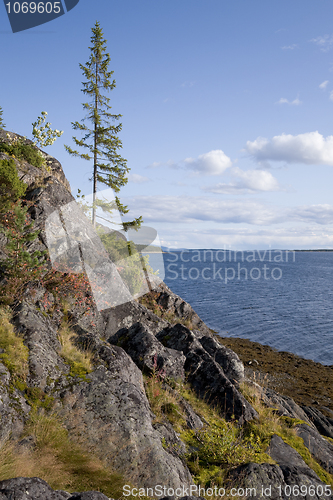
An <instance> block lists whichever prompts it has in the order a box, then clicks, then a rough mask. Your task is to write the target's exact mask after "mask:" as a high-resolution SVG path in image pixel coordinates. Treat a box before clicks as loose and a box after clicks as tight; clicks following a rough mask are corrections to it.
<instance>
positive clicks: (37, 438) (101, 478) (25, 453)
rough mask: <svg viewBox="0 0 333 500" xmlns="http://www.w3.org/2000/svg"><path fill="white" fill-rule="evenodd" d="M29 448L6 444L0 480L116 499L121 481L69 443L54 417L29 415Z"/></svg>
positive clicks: (64, 430) (84, 452)
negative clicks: (33, 481) (26, 480)
mask: <svg viewBox="0 0 333 500" xmlns="http://www.w3.org/2000/svg"><path fill="white" fill-rule="evenodd" d="M24 436H29V439H30V440H32V442H33V445H34V446H33V448H29V447H26V448H25V447H22V446H21V447H18V446H17V443H16V442H11V441H8V442H7V443H6V444H5V445H4V446H3V447H2V448H1V454H0V477H1V480H4V479H9V478H12V477H18V476H23V477H41V478H43V479H44V480H45V481H46V482H47V483H48V484H49V485H50V486H51V487H52V488H53V489H62V490H66V491H89V490H90V491H91V490H96V491H101V492H102V493H104V494H105V495H106V496H108V497H111V498H119V497H120V496H121V493H122V486H123V484H124V479H123V477H122V476H121V475H120V474H117V473H115V472H114V471H113V470H112V469H110V468H109V467H107V466H106V465H105V464H103V462H102V461H101V460H99V459H98V458H97V457H96V456H94V455H93V454H91V453H89V452H87V451H86V450H84V448H83V447H82V446H79V445H78V444H76V443H73V442H72V441H71V440H70V439H69V437H68V432H67V431H66V429H65V428H64V427H63V426H62V424H61V421H60V420H59V418H58V417H57V416H56V415H54V414H53V415H52V414H51V415H45V414H43V413H40V412H37V411H33V412H32V415H31V417H30V421H29V422H28V424H27V426H26V428H25V430H24V434H23V436H21V439H22V438H24Z"/></svg>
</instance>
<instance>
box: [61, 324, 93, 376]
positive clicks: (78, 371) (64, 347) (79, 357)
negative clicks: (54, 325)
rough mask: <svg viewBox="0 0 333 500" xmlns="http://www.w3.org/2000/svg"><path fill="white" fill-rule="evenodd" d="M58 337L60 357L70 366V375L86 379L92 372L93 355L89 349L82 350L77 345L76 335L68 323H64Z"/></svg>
mask: <svg viewBox="0 0 333 500" xmlns="http://www.w3.org/2000/svg"><path fill="white" fill-rule="evenodd" d="M58 337H59V340H60V343H61V351H60V355H61V356H62V357H63V358H64V360H65V362H66V363H68V364H69V366H70V372H69V374H70V375H71V376H72V377H75V376H77V377H81V378H83V379H85V378H86V374H87V373H90V372H91V371H92V353H91V352H90V351H88V350H87V349H84V350H80V349H79V348H78V347H77V346H76V345H75V333H74V332H73V331H72V330H71V328H70V326H69V325H68V323H67V322H63V324H62V326H61V328H60V330H59V332H58Z"/></svg>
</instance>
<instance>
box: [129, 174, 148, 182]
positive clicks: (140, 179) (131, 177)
mask: <svg viewBox="0 0 333 500" xmlns="http://www.w3.org/2000/svg"><path fill="white" fill-rule="evenodd" d="M128 180H129V181H130V182H134V183H135V184H142V183H143V182H149V181H150V179H148V177H144V176H143V175H139V174H129V175H128Z"/></svg>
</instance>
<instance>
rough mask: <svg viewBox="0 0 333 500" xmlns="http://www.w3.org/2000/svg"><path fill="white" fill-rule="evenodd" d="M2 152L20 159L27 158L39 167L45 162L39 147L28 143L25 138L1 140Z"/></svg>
mask: <svg viewBox="0 0 333 500" xmlns="http://www.w3.org/2000/svg"><path fill="white" fill-rule="evenodd" d="M0 153H7V154H8V155H10V156H14V157H15V158H17V159H18V160H25V161H27V162H28V163H30V165H33V166H34V167H38V168H40V167H41V166H42V165H43V163H44V158H43V156H42V155H41V154H40V152H39V151H38V149H37V148H36V147H35V146H33V145H32V144H26V142H25V140H24V139H23V138H18V139H15V140H13V141H11V142H10V143H7V142H0Z"/></svg>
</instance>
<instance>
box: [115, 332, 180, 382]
mask: <svg viewBox="0 0 333 500" xmlns="http://www.w3.org/2000/svg"><path fill="white" fill-rule="evenodd" d="M109 342H112V344H116V345H119V346H121V347H123V349H124V350H125V351H126V352H127V354H128V355H129V356H131V358H132V359H133V361H134V362H135V363H136V364H137V366H138V367H139V368H140V369H141V370H144V369H145V370H148V371H149V372H154V371H156V372H159V373H160V374H161V376H163V377H170V378H173V379H175V380H178V379H180V380H184V378H185V372H184V365H185V356H184V355H183V353H182V352H180V351H177V350H175V349H170V348H168V347H164V345H163V344H161V342H159V340H157V338H156V337H155V335H153V333H151V332H150V331H149V330H148V329H147V328H145V327H144V326H143V325H142V324H141V323H134V325H132V326H131V327H130V328H123V329H121V330H119V331H118V332H117V333H116V334H115V335H113V336H112V337H110V338H109Z"/></svg>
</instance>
